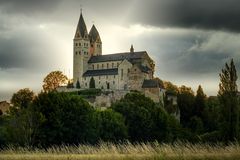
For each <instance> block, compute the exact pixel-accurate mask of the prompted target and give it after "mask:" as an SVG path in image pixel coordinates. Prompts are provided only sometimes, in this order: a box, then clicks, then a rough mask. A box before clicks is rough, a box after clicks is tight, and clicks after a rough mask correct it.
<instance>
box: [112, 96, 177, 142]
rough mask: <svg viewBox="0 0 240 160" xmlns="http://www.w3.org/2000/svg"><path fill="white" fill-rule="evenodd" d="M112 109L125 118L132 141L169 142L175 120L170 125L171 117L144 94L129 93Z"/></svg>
mask: <svg viewBox="0 0 240 160" xmlns="http://www.w3.org/2000/svg"><path fill="white" fill-rule="evenodd" d="M112 108H113V110H114V111H116V112H119V113H121V114H122V115H123V117H124V118H125V124H126V126H127V127H128V133H129V138H130V140H131V141H154V140H159V141H164V140H166V141H168V140H169V136H170V135H171V134H170V133H171V128H172V127H170V124H171V125H172V124H174V122H173V121H172V120H173V119H171V123H169V122H170V121H169V120H170V119H169V115H168V114H167V113H166V112H165V111H164V110H163V109H162V108H161V107H159V106H157V105H156V104H155V103H154V102H153V101H152V100H151V99H150V98H148V97H145V96H144V95H143V94H141V93H139V92H132V93H128V94H126V95H125V96H124V98H122V99H121V100H120V101H118V102H116V103H114V104H113V105H112ZM172 122H173V123H172Z"/></svg>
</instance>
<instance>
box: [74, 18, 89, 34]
mask: <svg viewBox="0 0 240 160" xmlns="http://www.w3.org/2000/svg"><path fill="white" fill-rule="evenodd" d="M77 31H79V32H80V36H81V37H82V38H84V37H87V36H88V31H87V27H86V24H85V21H84V19H83V15H82V13H81V14H80V18H79V21H78V25H77ZM77 31H76V34H77ZM76 34H75V37H76Z"/></svg>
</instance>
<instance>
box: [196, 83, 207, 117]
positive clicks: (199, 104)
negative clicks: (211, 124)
mask: <svg viewBox="0 0 240 160" xmlns="http://www.w3.org/2000/svg"><path fill="white" fill-rule="evenodd" d="M205 106H206V95H205V94H204V92H203V89H202V87H201V85H199V86H198V89H197V95H196V97H195V102H194V108H193V109H194V111H193V112H194V115H195V116H197V117H199V118H200V119H201V120H203V112H204V109H205Z"/></svg>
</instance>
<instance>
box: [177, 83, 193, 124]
mask: <svg viewBox="0 0 240 160" xmlns="http://www.w3.org/2000/svg"><path fill="white" fill-rule="evenodd" d="M177 103H178V107H179V109H180V122H181V124H182V125H183V127H188V125H189V122H190V119H191V117H192V116H193V106H194V92H193V91H192V89H191V88H190V87H186V86H181V87H180V88H179V91H178V95H177Z"/></svg>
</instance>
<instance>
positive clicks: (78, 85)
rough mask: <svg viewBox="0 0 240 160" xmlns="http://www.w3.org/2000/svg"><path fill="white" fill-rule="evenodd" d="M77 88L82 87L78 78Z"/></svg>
mask: <svg viewBox="0 0 240 160" xmlns="http://www.w3.org/2000/svg"><path fill="white" fill-rule="evenodd" d="M76 88H78V89H79V88H81V86H80V82H79V80H77V83H76Z"/></svg>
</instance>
